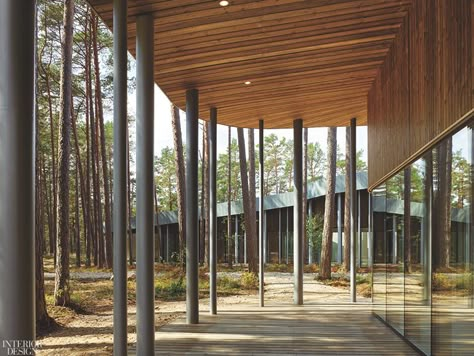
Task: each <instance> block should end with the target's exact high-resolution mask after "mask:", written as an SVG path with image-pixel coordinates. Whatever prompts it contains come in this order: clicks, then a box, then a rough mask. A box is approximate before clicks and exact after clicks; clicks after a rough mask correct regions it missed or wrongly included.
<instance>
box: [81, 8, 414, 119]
mask: <svg viewBox="0 0 474 356" xmlns="http://www.w3.org/2000/svg"><path fill="white" fill-rule="evenodd" d="M412 1H413V0H357V1H356V0H229V2H230V4H229V6H227V7H222V6H220V5H219V0H171V1H167V0H129V1H128V3H129V10H128V11H129V19H128V21H129V23H128V48H129V50H130V52H131V53H132V54H133V55H134V54H135V35H136V31H135V30H136V26H135V20H136V17H137V15H140V14H144V13H153V15H154V17H155V81H156V83H157V84H158V85H159V87H160V88H161V89H162V90H163V91H164V92H165V94H166V95H167V96H168V97H169V99H170V100H171V101H172V102H173V103H175V104H176V105H178V106H179V107H180V108H182V109H185V90H186V89H190V88H197V89H199V100H200V116H201V118H203V119H208V118H209V108H210V107H212V106H215V107H217V108H218V122H219V123H220V124H225V125H232V126H240V127H258V120H259V119H263V120H265V127H266V128H288V127H292V125H293V120H294V119H297V118H302V119H303V120H304V126H305V127H316V126H346V125H348V123H349V120H350V118H352V117H356V118H357V119H358V124H359V125H364V124H366V122H367V93H368V90H369V88H370V86H371V84H372V82H373V80H374V78H375V75H376V73H377V71H378V68H379V67H380V65H381V64H382V63H383V61H384V58H385V56H386V54H387V52H388V50H389V48H390V45H391V43H392V41H393V39H394V38H395V36H396V35H397V33H398V30H399V28H400V25H401V23H402V22H403V19H404V17H405V15H406V13H407V11H408V8H409V7H410V5H411V2H412ZM89 3H90V4H91V5H92V6H93V8H94V9H95V11H96V12H97V13H98V14H99V16H100V17H101V18H102V19H103V20H104V21H105V23H106V24H107V25H108V26H109V27H110V28H112V8H113V7H112V4H113V1H112V0H89ZM246 81H250V82H251V84H250V85H245V84H244V82H246Z"/></svg>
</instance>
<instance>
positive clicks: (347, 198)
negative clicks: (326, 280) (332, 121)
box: [343, 127, 351, 272]
mask: <svg viewBox="0 0 474 356" xmlns="http://www.w3.org/2000/svg"><path fill="white" fill-rule="evenodd" d="M350 152H351V128H350V127H346V168H345V173H346V174H345V190H346V191H345V194H344V257H343V260H344V271H345V272H349V270H350V268H351V194H350V185H351V155H350Z"/></svg>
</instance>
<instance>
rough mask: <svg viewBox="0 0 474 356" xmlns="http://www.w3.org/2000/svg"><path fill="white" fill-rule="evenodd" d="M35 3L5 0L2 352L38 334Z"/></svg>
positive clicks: (0, 7) (0, 68)
mask: <svg viewBox="0 0 474 356" xmlns="http://www.w3.org/2000/svg"><path fill="white" fill-rule="evenodd" d="M35 3H36V2H35V1H33V0H24V1H18V0H2V1H0V177H1V178H0V271H1V272H0V355H7V354H9V353H8V348H5V347H3V345H2V343H3V342H4V341H7V340H27V341H32V342H33V341H34V340H35V239H34V238H35V218H34V216H35V214H34V212H35V195H34V192H35V190H34V184H35V183H34V182H35V178H34V177H35V176H34V172H35V164H34V162H35V159H34V150H35V128H34V124H35V120H34V107H35V105H34V103H35V101H34V98H35V90H34V89H35V85H34V83H35V79H34V67H35V50H34V49H35ZM28 351H31V350H28Z"/></svg>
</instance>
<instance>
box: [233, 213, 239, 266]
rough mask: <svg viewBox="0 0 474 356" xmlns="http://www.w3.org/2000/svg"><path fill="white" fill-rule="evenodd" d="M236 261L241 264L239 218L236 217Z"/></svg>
mask: <svg viewBox="0 0 474 356" xmlns="http://www.w3.org/2000/svg"><path fill="white" fill-rule="evenodd" d="M234 261H235V263H239V216H238V215H235V234H234Z"/></svg>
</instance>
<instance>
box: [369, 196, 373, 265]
mask: <svg viewBox="0 0 474 356" xmlns="http://www.w3.org/2000/svg"><path fill="white" fill-rule="evenodd" d="M368 199H369V200H368V205H369V207H368V209H367V211H368V216H367V220H368V224H367V226H368V231H369V233H368V234H367V247H368V249H369V253H368V257H369V261H368V262H369V267H370V268H372V266H373V261H374V256H373V253H374V252H373V251H374V248H373V241H374V240H373V230H372V229H373V226H372V224H373V213H374V212H373V210H372V193H369V198H368Z"/></svg>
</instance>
